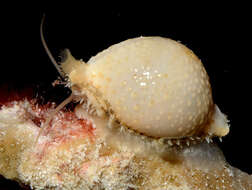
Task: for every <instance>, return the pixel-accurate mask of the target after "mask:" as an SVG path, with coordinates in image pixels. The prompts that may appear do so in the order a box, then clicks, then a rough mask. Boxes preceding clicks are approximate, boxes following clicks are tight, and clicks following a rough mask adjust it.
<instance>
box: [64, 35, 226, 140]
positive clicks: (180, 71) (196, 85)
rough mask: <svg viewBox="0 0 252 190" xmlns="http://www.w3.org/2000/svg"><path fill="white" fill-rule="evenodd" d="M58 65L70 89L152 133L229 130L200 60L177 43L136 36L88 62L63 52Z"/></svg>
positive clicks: (124, 121) (176, 135)
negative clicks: (67, 79) (62, 58)
mask: <svg viewBox="0 0 252 190" xmlns="http://www.w3.org/2000/svg"><path fill="white" fill-rule="evenodd" d="M66 54H67V56H66V58H65V60H64V61H63V62H62V69H63V71H64V72H65V73H66V74H67V75H68V77H69V79H70V83H71V86H72V90H73V93H75V94H78V95H81V96H85V97H86V98H87V99H88V101H89V102H90V104H92V106H93V107H94V109H95V110H96V112H97V113H98V116H99V115H100V116H101V117H102V115H104V113H105V115H107V116H108V117H112V116H113V117H114V118H116V120H117V121H118V122H119V123H120V124H122V125H124V126H127V127H128V128H130V129H132V130H134V131H136V132H139V133H142V134H144V135H146V136H151V137H166V138H170V139H180V138H185V137H195V136H219V137H222V136H224V135H226V134H227V133H228V132H229V126H228V124H227V119H226V116H225V115H224V114H222V113H221V112H220V110H219V109H218V107H217V106H216V105H215V104H214V103H213V99H212V92H211V86H210V83H209V78H208V75H207V73H206V71H205V69H204V66H203V64H202V63H201V61H200V60H199V59H198V58H197V56H196V55H195V54H194V53H193V52H192V51H191V50H190V49H188V48H187V47H185V46H184V45H182V44H181V43H179V42H176V41H174V40H171V39H168V38H162V37H139V38H134V39H129V40H126V41H123V42H121V43H118V44H116V45H113V46H111V47H109V48H108V49H106V50H104V51H102V52H100V53H98V54H97V55H96V56H94V57H92V58H91V59H90V60H89V61H88V62H87V63H84V62H82V61H78V60H75V59H74V58H73V57H72V56H71V54H70V52H69V51H68V50H67V51H66Z"/></svg>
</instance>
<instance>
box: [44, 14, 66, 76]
mask: <svg viewBox="0 0 252 190" xmlns="http://www.w3.org/2000/svg"><path fill="white" fill-rule="evenodd" d="M44 21H45V14H43V17H42V20H41V24H40V38H41V41H42V45H43V47H44V48H45V51H46V53H47V55H48V57H49V58H50V60H51V62H52V63H53V65H54V67H55V68H56V69H57V71H58V73H59V74H60V77H61V78H62V79H65V73H64V72H63V71H62V70H61V68H60V66H59V64H58V63H57V62H56V60H55V59H54V57H53V55H52V53H51V51H50V50H49V48H48V46H47V44H46V41H45V38H44V35H43V25H44Z"/></svg>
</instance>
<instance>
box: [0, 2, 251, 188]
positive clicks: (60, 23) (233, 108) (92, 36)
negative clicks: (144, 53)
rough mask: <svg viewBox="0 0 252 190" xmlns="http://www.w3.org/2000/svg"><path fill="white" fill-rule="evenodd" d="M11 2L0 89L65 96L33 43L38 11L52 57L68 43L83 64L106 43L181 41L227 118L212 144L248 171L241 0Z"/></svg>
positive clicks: (246, 35) (246, 51) (247, 82)
mask: <svg viewBox="0 0 252 190" xmlns="http://www.w3.org/2000/svg"><path fill="white" fill-rule="evenodd" d="M71 5H72V4H71ZM113 5H114V4H113ZM15 7H16V8H15V9H14V8H13V6H11V7H10V8H9V7H6V10H7V11H6V12H4V13H2V14H3V15H2V16H1V33H2V32H3V34H2V35H1V46H2V50H1V56H2V58H1V62H0V64H1V67H0V68H1V69H0V71H1V75H0V86H3V85H6V84H7V85H8V86H10V87H13V88H17V89H18V88H21V89H22V88H24V87H26V86H31V85H34V84H35V85H37V87H38V86H39V87H38V88H40V89H43V90H44V92H45V91H46V90H48V91H50V92H52V94H54V93H58V98H59V99H60V98H64V97H65V96H66V95H65V94H66V93H67V92H66V90H64V89H62V88H61V89H60V88H59V89H57V92H55V89H53V88H52V87H50V84H51V82H53V81H54V80H55V79H56V78H57V76H58V73H57V72H56V69H55V68H54V67H53V65H52V64H51V62H50V60H49V59H48V56H47V55H46V53H45V51H44V49H43V47H42V44H41V41H40V34H39V27H40V22H41V19H42V15H43V13H45V14H46V19H45V24H44V36H45V38H46V41H47V43H48V46H49V48H50V49H51V51H52V53H53V55H54V56H55V58H56V59H57V60H59V54H60V52H61V51H62V50H63V49H64V48H69V49H70V50H71V52H72V54H73V55H74V57H76V58H78V59H81V58H82V59H83V60H84V61H88V59H89V58H90V57H91V56H94V55H96V53H98V52H100V51H101V50H103V49H105V48H107V47H109V46H110V45H112V44H115V43H118V42H120V41H123V40H126V39H128V38H133V37H139V36H163V37H169V38H172V39H174V40H178V41H181V42H182V43H183V44H185V45H186V46H187V47H189V48H190V49H192V50H193V51H194V52H195V54H196V55H198V57H199V58H200V59H201V60H202V62H203V64H204V66H205V68H206V70H207V72H208V74H209V77H210V82H211V84H212V90H213V97H214V101H215V103H216V104H218V106H219V107H220V109H221V110H222V112H223V113H225V114H227V115H228V119H229V120H230V125H231V131H230V133H229V135H228V136H227V137H225V138H224V139H223V142H222V143H219V145H220V147H221V149H222V150H223V152H224V154H225V156H226V159H227V160H228V162H229V163H230V164H231V165H233V166H235V167H238V168H239V169H241V170H243V171H245V172H247V173H249V174H252V154H250V153H251V152H252V151H251V150H252V148H251V147H252V141H251V140H252V137H251V132H252V130H251V127H252V126H251V118H252V115H251V97H252V96H251V88H252V86H251V81H252V80H251V70H250V69H251V67H250V65H251V55H252V53H251V46H250V41H251V36H250V34H251V31H250V29H249V26H250V25H251V19H250V17H251V15H250V14H249V12H248V9H247V8H248V5H244V4H242V3H239V4H235V3H233V4H231V3H230V2H229V3H228V4H223V5H222V4H219V3H218V4H215V3H204V4H196V5H192V4H189V5H187V4H183V2H179V4H178V5H171V4H167V5H165V4H158V5H157V4H155V3H153V4H149V5H147V4H146V3H144V4H142V5H138V6H137V5H136V4H128V5H127V6H126V5H125V4H118V5H116V6H113V7H112V6H110V5H109V6H104V5H101V4H100V3H99V2H97V3H96V4H94V5H87V4H83V5H80V6H79V5H76V6H75V7H70V6H68V4H65V7H64V8H62V7H60V6H56V7H54V8H50V9H49V8H42V7H39V6H34V7H32V6H29V5H27V6H25V5H22V7H19V5H15ZM48 7H50V6H48ZM2 8H3V9H5V8H4V7H2ZM59 92H60V93H59ZM45 93H48V92H45ZM61 95H62V97H60V96H61ZM0 96H1V92H0ZM1 187H2V188H3V185H2V182H0V189H1Z"/></svg>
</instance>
